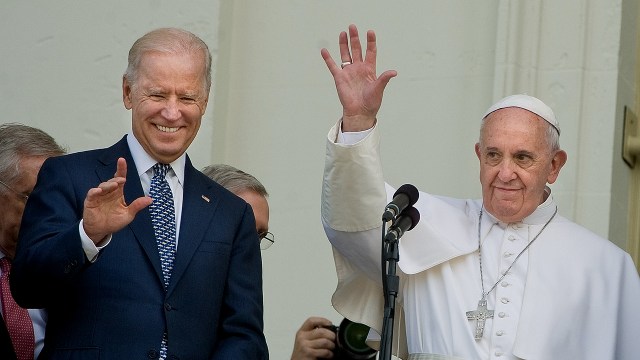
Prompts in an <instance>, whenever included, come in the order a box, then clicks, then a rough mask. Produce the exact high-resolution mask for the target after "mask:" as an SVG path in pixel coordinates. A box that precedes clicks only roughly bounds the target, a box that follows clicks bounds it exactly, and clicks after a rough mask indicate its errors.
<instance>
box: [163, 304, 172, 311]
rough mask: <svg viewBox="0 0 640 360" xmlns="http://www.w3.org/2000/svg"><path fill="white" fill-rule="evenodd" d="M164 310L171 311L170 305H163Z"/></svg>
mask: <svg viewBox="0 0 640 360" xmlns="http://www.w3.org/2000/svg"><path fill="white" fill-rule="evenodd" d="M164 309H165V310H167V311H171V310H173V308H172V307H171V304H169V303H165V304H164Z"/></svg>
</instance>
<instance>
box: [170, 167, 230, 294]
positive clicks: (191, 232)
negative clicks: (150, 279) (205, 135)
mask: <svg viewBox="0 0 640 360" xmlns="http://www.w3.org/2000/svg"><path fill="white" fill-rule="evenodd" d="M184 173H185V174H184V192H183V200H182V216H181V223H180V235H179V238H178V251H177V252H176V258H175V262H174V265H173V271H172V273H171V283H170V284H169V289H168V295H170V294H171V292H172V291H173V289H175V287H176V284H177V283H178V282H179V281H180V278H181V277H182V275H183V274H184V272H185V270H186V269H187V267H188V266H189V262H190V261H191V258H192V257H193V255H194V253H195V251H196V249H197V248H198V247H199V246H200V243H201V242H202V240H203V239H204V234H205V231H206V230H207V229H208V228H209V223H210V222H211V219H212V218H213V214H214V212H215V208H216V207H217V205H218V199H217V197H216V196H215V195H214V194H213V192H212V189H211V186H210V184H207V183H206V182H204V181H203V180H202V176H201V175H200V173H199V171H198V170H196V169H195V168H194V167H193V165H191V161H190V160H189V157H187V161H186V164H185V172H184Z"/></svg>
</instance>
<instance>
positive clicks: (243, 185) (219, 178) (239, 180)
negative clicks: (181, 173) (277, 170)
mask: <svg viewBox="0 0 640 360" xmlns="http://www.w3.org/2000/svg"><path fill="white" fill-rule="evenodd" d="M202 173H203V174H205V175H207V176H208V177H210V178H211V179H212V180H213V181H215V182H217V183H218V184H220V185H222V186H223V187H225V188H226V189H227V190H229V191H231V192H232V193H234V194H236V195H237V194H238V193H240V192H243V191H253V192H255V193H258V194H260V195H262V196H264V197H268V196H269V194H268V193H267V189H265V187H264V186H263V185H262V183H260V181H258V179H256V178H255V177H254V176H253V175H251V174H247V173H246V172H244V171H242V170H239V169H236V168H234V167H233V166H231V165H226V164H215V165H209V166H207V167H205V168H204V169H202Z"/></svg>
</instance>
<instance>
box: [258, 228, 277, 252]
mask: <svg viewBox="0 0 640 360" xmlns="http://www.w3.org/2000/svg"><path fill="white" fill-rule="evenodd" d="M258 237H259V238H260V250H267V249H268V248H269V247H271V245H273V243H274V242H275V236H273V234H272V233H270V232H268V231H266V232H263V233H260V234H258Z"/></svg>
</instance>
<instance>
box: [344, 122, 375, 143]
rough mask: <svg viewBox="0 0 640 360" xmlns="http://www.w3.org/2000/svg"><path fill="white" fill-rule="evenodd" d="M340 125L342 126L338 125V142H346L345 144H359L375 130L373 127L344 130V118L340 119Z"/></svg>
mask: <svg viewBox="0 0 640 360" xmlns="http://www.w3.org/2000/svg"><path fill="white" fill-rule="evenodd" d="M339 125H340V126H338V136H337V139H336V144H344V145H353V144H357V143H358V142H360V141H361V140H362V139H364V138H366V137H367V135H369V133H371V131H373V127H372V128H371V129H367V130H363V131H353V132H342V120H340V124H339ZM374 127H375V126H374Z"/></svg>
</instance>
